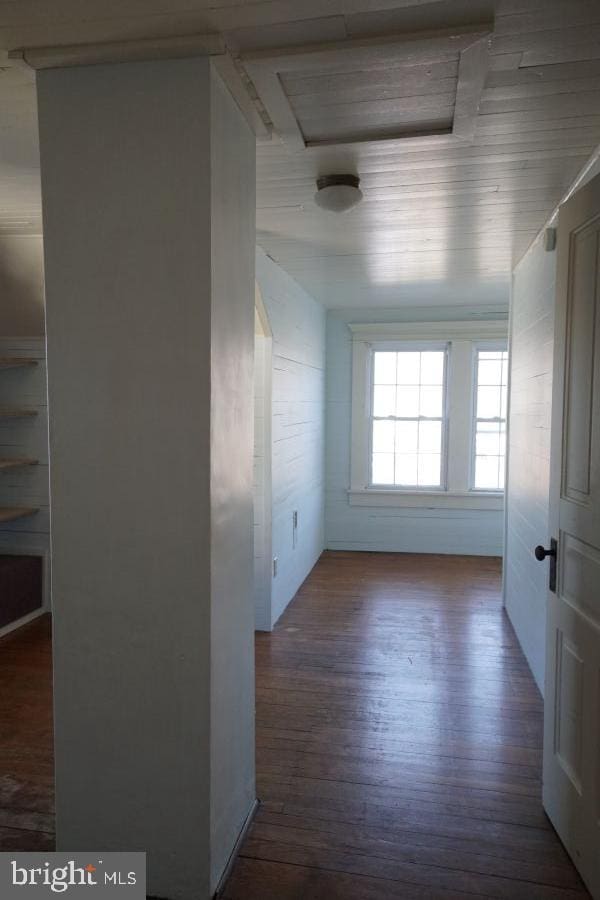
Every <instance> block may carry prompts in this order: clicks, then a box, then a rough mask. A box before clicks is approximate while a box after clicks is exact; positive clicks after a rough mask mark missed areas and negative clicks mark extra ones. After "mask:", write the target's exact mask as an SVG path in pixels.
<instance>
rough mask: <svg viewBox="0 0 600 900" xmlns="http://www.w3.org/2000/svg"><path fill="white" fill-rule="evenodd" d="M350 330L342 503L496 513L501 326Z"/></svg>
mask: <svg viewBox="0 0 600 900" xmlns="http://www.w3.org/2000/svg"><path fill="white" fill-rule="evenodd" d="M350 328H351V330H352V331H353V375H352V447H351V484H350V492H349V496H350V502H351V503H352V504H359V505H374V504H376V503H378V502H382V503H384V504H385V505H400V506H408V505H416V506H424V505H429V506H433V507H435V506H436V505H441V506H452V507H464V508H468V509H494V508H497V507H498V506H500V507H501V505H502V502H503V499H502V494H503V490H504V462H505V444H506V403H507V390H508V353H507V346H506V344H507V338H506V331H507V326H506V322H505V321H502V320H501V321H493V322H492V321H486V322H481V323H477V322H450V323H421V324H417V323H409V324H402V325H400V324H395V325H381V326H374V325H352V326H350Z"/></svg>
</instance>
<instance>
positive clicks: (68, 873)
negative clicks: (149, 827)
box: [0, 853, 146, 900]
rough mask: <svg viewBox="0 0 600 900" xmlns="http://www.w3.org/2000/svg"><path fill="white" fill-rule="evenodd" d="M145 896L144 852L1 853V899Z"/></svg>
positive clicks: (140, 899)
mask: <svg viewBox="0 0 600 900" xmlns="http://www.w3.org/2000/svg"><path fill="white" fill-rule="evenodd" d="M61 895H62V896H64V897H68V898H69V900H79V898H81V897H84V896H85V897H86V898H87V900H94V898H97V900H103V898H105V897H106V898H107V900H108V898H115V900H119V898H123V900H145V897H146V854H145V853H0V897H1V898H2V900H13V898H18V897H20V898H22V900H29V898H31V900H35V898H38V900H41V898H42V897H56V896H61Z"/></svg>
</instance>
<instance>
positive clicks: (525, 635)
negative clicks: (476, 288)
mask: <svg viewBox="0 0 600 900" xmlns="http://www.w3.org/2000/svg"><path fill="white" fill-rule="evenodd" d="M555 286H556V253H547V252H546V251H545V250H544V247H543V243H542V240H541V238H538V240H537V241H536V242H535V244H534V245H533V247H532V248H531V249H530V250H529V252H528V253H527V255H526V256H525V257H524V259H523V260H522V261H521V262H520V263H519V265H518V266H517V267H516V269H515V272H514V276H513V289H512V310H511V341H510V354H511V363H510V368H511V374H510V384H511V389H510V411H509V431H508V435H509V445H508V459H509V462H508V473H509V476H508V483H507V491H506V513H507V534H506V560H505V574H504V590H505V604H506V611H507V613H508V615H509V617H510V619H511V621H512V623H513V626H514V628H515V631H516V633H517V637H518V638H519V642H520V644H521V646H522V648H523V651H524V653H525V656H526V657H527V660H528V662H529V665H530V667H531V670H532V672H533V675H534V677H535V680H536V682H537V684H538V687H539V688H540V690H541V691H543V686H544V662H545V642H546V596H547V590H548V566H547V565H540V563H539V562H537V560H536V559H535V557H534V556H533V549H534V547H535V546H536V544H544V546H546V547H547V546H548V540H549V537H550V536H549V534H548V512H549V510H548V503H549V487H550V482H549V478H550V423H551V415H552V365H553V355H554V298H555Z"/></svg>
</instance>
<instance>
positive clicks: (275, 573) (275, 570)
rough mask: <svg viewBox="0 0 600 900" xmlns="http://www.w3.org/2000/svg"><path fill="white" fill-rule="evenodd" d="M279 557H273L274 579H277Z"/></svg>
mask: <svg viewBox="0 0 600 900" xmlns="http://www.w3.org/2000/svg"><path fill="white" fill-rule="evenodd" d="M277 561H278V560H277V557H276V556H274V557H273V578H277Z"/></svg>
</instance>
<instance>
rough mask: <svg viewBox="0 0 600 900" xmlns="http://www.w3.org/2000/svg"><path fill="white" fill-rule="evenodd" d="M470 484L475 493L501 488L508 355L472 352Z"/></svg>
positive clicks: (499, 352)
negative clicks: (472, 405)
mask: <svg viewBox="0 0 600 900" xmlns="http://www.w3.org/2000/svg"><path fill="white" fill-rule="evenodd" d="M474 382H475V392H474V393H475V398H474V400H475V403H474V419H475V421H474V424H473V435H474V441H475V444H474V448H473V481H472V487H473V488H474V489H475V490H483V491H498V490H503V489H504V459H505V454H506V399H507V392H508V353H507V351H506V350H505V349H502V348H498V349H492V350H490V349H477V350H476V351H475V378H474Z"/></svg>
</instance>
